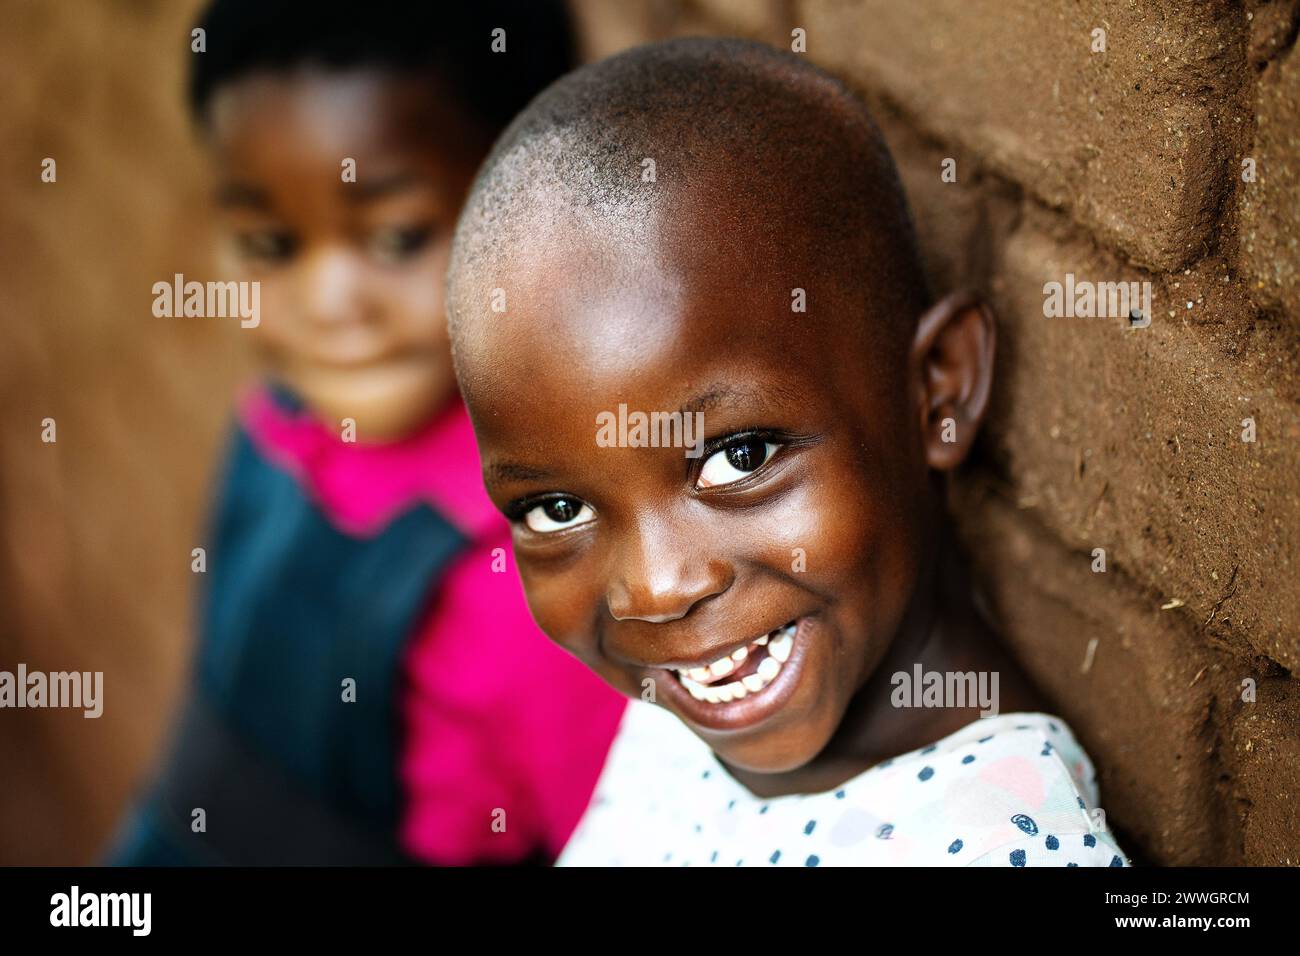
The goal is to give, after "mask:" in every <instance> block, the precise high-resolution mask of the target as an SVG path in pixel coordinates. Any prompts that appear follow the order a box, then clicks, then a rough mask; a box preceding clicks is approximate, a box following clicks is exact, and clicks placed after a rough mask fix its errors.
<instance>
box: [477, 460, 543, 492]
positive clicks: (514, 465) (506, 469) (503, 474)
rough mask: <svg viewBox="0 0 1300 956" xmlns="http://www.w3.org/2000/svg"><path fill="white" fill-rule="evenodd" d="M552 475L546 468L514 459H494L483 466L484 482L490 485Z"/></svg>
mask: <svg viewBox="0 0 1300 956" xmlns="http://www.w3.org/2000/svg"><path fill="white" fill-rule="evenodd" d="M549 477H551V473H550V472H549V471H547V470H546V469H545V468H534V467H533V466H532V465H521V464H519V463H518V462H514V461H493V462H489V463H487V464H486V465H484V466H483V483H484V484H485V485H487V486H488V487H492V486H494V485H500V484H504V483H505V482H508V481H542V480H544V479H546V478H549Z"/></svg>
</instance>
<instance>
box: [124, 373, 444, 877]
mask: <svg viewBox="0 0 1300 956" xmlns="http://www.w3.org/2000/svg"><path fill="white" fill-rule="evenodd" d="M278 398H279V400H281V401H291V399H288V398H287V397H286V396H283V395H280V396H278ZM221 488H222V491H221V495H220V498H219V500H218V507H217V511H216V514H215V526H214V534H213V537H212V540H211V546H210V547H209V548H208V554H207V572H206V573H207V584H208V587H207V588H206V590H205V593H204V595H203V601H202V605H201V612H200V642H199V648H198V654H197V660H196V662H195V666H194V679H193V686H192V689H191V690H190V692H189V701H188V703H187V705H186V707H185V710H184V712H183V715H182V717H181V719H180V721H179V722H178V725H177V727H176V728H175V729H174V731H173V735H172V742H171V746H170V748H169V751H168V754H167V756H166V757H165V759H164V761H163V763H162V766H161V768H160V771H159V773H158V775H157V777H156V780H155V781H154V783H153V785H152V786H151V787H150V789H149V791H148V793H147V795H146V797H145V799H144V800H143V801H142V803H141V805H140V806H139V807H138V808H137V809H136V811H135V813H134V814H133V815H132V817H131V819H130V820H129V821H128V824H127V826H126V827H125V828H124V830H123V832H122V833H121V834H120V835H119V838H118V840H117V842H116V844H115V846H114V847H113V849H112V851H111V852H110V857H109V862H110V863H113V864H118V865H127V866H142V865H205V864H234V865H275V864H307V865H310V864H361V865H364V864H390V863H402V862H409V861H408V860H407V859H406V858H405V857H404V855H403V854H402V852H401V850H400V848H399V847H398V843H397V838H396V836H397V830H398V824H399V821H400V814H401V810H402V806H401V803H402V800H401V789H400V786H399V782H398V779H397V755H398V751H399V746H400V742H401V741H400V726H399V723H398V710H397V699H396V691H397V687H398V676H399V673H398V672H399V667H400V663H401V654H402V651H403V648H404V645H405V643H406V641H407V639H408V638H409V637H410V636H411V635H412V633H413V631H414V630H415V628H416V627H417V626H418V625H419V624H420V621H421V616H422V613H423V611H424V610H425V609H426V606H427V603H428V600H429V598H430V596H431V594H432V593H433V591H434V589H435V586H436V582H437V581H438V579H439V577H440V576H441V574H442V573H443V572H444V570H445V568H446V566H447V564H448V562H449V561H450V560H451V558H452V557H454V556H455V554H456V553H457V552H458V551H459V550H460V549H461V548H462V547H463V546H464V545H465V543H466V542H465V539H464V538H463V537H462V536H461V535H460V533H459V532H458V531H457V530H456V529H455V528H453V527H452V526H451V525H450V524H449V523H448V522H447V521H446V520H445V519H444V518H443V517H442V516H441V515H439V514H438V513H437V512H435V511H434V510H433V509H432V508H430V507H428V506H426V505H418V506H415V507H412V508H411V509H409V510H407V511H406V512H405V513H403V514H402V515H400V516H399V517H397V518H396V519H395V520H393V521H391V522H390V523H389V524H388V525H387V526H386V527H384V528H383V530H382V532H381V533H380V534H378V535H377V536H376V537H372V538H366V539H362V538H358V537H352V536H349V535H347V534H344V533H343V532H341V531H339V530H337V529H336V528H334V527H333V526H332V525H331V524H330V523H329V521H328V520H327V519H326V517H325V515H324V514H323V513H322V512H321V510H320V509H319V508H318V507H317V506H316V505H314V504H313V503H312V502H311V501H310V500H309V499H308V498H307V496H306V495H305V494H304V493H303V491H302V489H301V488H300V487H299V485H298V482H297V481H296V480H295V479H294V478H293V477H292V476H290V475H289V474H287V473H285V472H284V471H282V470H281V469H279V468H277V467H276V466H275V465H273V464H272V463H271V462H269V461H267V460H266V459H265V458H264V457H263V456H262V455H261V454H260V452H259V451H258V450H257V448H256V447H255V446H254V444H253V442H252V441H251V440H250V438H249V436H248V435H247V434H246V433H245V432H244V431H243V429H240V430H239V431H238V432H237V434H236V436H235V439H234V445H233V448H232V450H231V453H230V456H229V459H228V465H227V470H226V474H225V476H224V481H223V483H222V486H221ZM349 680H350V681H352V682H354V683H353V685H352V686H353V687H354V688H355V693H354V694H353V695H352V696H354V697H355V702H348V701H347V700H345V696H347V695H345V682H346V681H349ZM200 810H201V811H202V813H198V812H196V811H200ZM200 823H202V826H201V827H200Z"/></svg>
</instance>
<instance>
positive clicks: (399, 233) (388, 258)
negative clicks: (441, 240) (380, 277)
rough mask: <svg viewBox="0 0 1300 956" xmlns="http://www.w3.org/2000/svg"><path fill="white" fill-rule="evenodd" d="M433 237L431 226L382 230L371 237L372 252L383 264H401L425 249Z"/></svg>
mask: <svg viewBox="0 0 1300 956" xmlns="http://www.w3.org/2000/svg"><path fill="white" fill-rule="evenodd" d="M432 236H433V229H432V227H430V226H415V227H409V228H407V227H403V228H393V229H380V230H378V231H377V232H375V233H374V235H372V236H371V237H370V242H369V247H370V252H371V254H372V255H374V256H375V258H377V259H379V260H380V261H381V262H387V263H397V262H401V261H403V260H404V259H408V258H410V257H411V256H413V255H415V254H416V253H417V252H419V251H420V250H421V249H423V248H424V247H425V245H427V244H428V242H429V239H430V238H432Z"/></svg>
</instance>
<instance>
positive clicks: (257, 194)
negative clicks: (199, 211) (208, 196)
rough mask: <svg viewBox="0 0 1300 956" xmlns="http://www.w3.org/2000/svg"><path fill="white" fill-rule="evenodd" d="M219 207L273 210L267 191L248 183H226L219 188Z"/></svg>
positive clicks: (217, 191) (217, 190)
mask: <svg viewBox="0 0 1300 956" xmlns="http://www.w3.org/2000/svg"><path fill="white" fill-rule="evenodd" d="M216 200H217V205H218V206H222V207H225V208H228V209H230V208H243V209H255V210H258V211H263V210H266V209H270V208H271V197H270V196H268V195H267V194H266V192H265V190H262V189H259V188H258V187H257V186H250V185H249V184H248V183H236V182H225V183H221V184H220V185H218V186H217V189H216Z"/></svg>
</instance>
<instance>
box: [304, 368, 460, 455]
mask: <svg viewBox="0 0 1300 956" xmlns="http://www.w3.org/2000/svg"><path fill="white" fill-rule="evenodd" d="M313 391H314V392H315V393H316V394H314V395H313V394H312V392H313ZM303 392H304V398H305V400H306V401H307V403H308V405H309V406H311V408H312V410H313V411H314V412H315V413H316V415H317V417H319V418H320V419H321V420H323V421H324V422H326V423H327V424H331V425H338V424H339V423H341V422H342V421H343V420H344V419H346V418H350V419H352V420H353V421H354V422H356V436H357V439H358V440H359V441H362V442H374V441H380V442H383V441H396V440H398V439H401V438H406V437H408V436H410V435H412V434H413V433H415V432H417V431H419V430H420V429H421V428H422V427H423V426H425V425H427V424H428V423H429V422H430V421H431V420H432V419H433V418H434V417H435V416H436V415H437V414H438V412H440V411H441V410H442V409H443V408H444V407H445V406H446V404H447V402H448V401H449V400H450V399H451V397H452V395H453V394H454V391H446V390H440V389H433V388H430V387H428V386H427V385H420V384H418V383H414V382H409V381H408V382H397V381H394V382H391V383H380V384H378V385H376V384H375V383H365V384H364V385H361V384H360V383H359V387H356V388H349V387H347V386H345V385H340V384H339V383H332V384H331V386H330V387H327V388H326V387H320V388H316V389H312V388H310V387H306V388H304V389H303Z"/></svg>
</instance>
